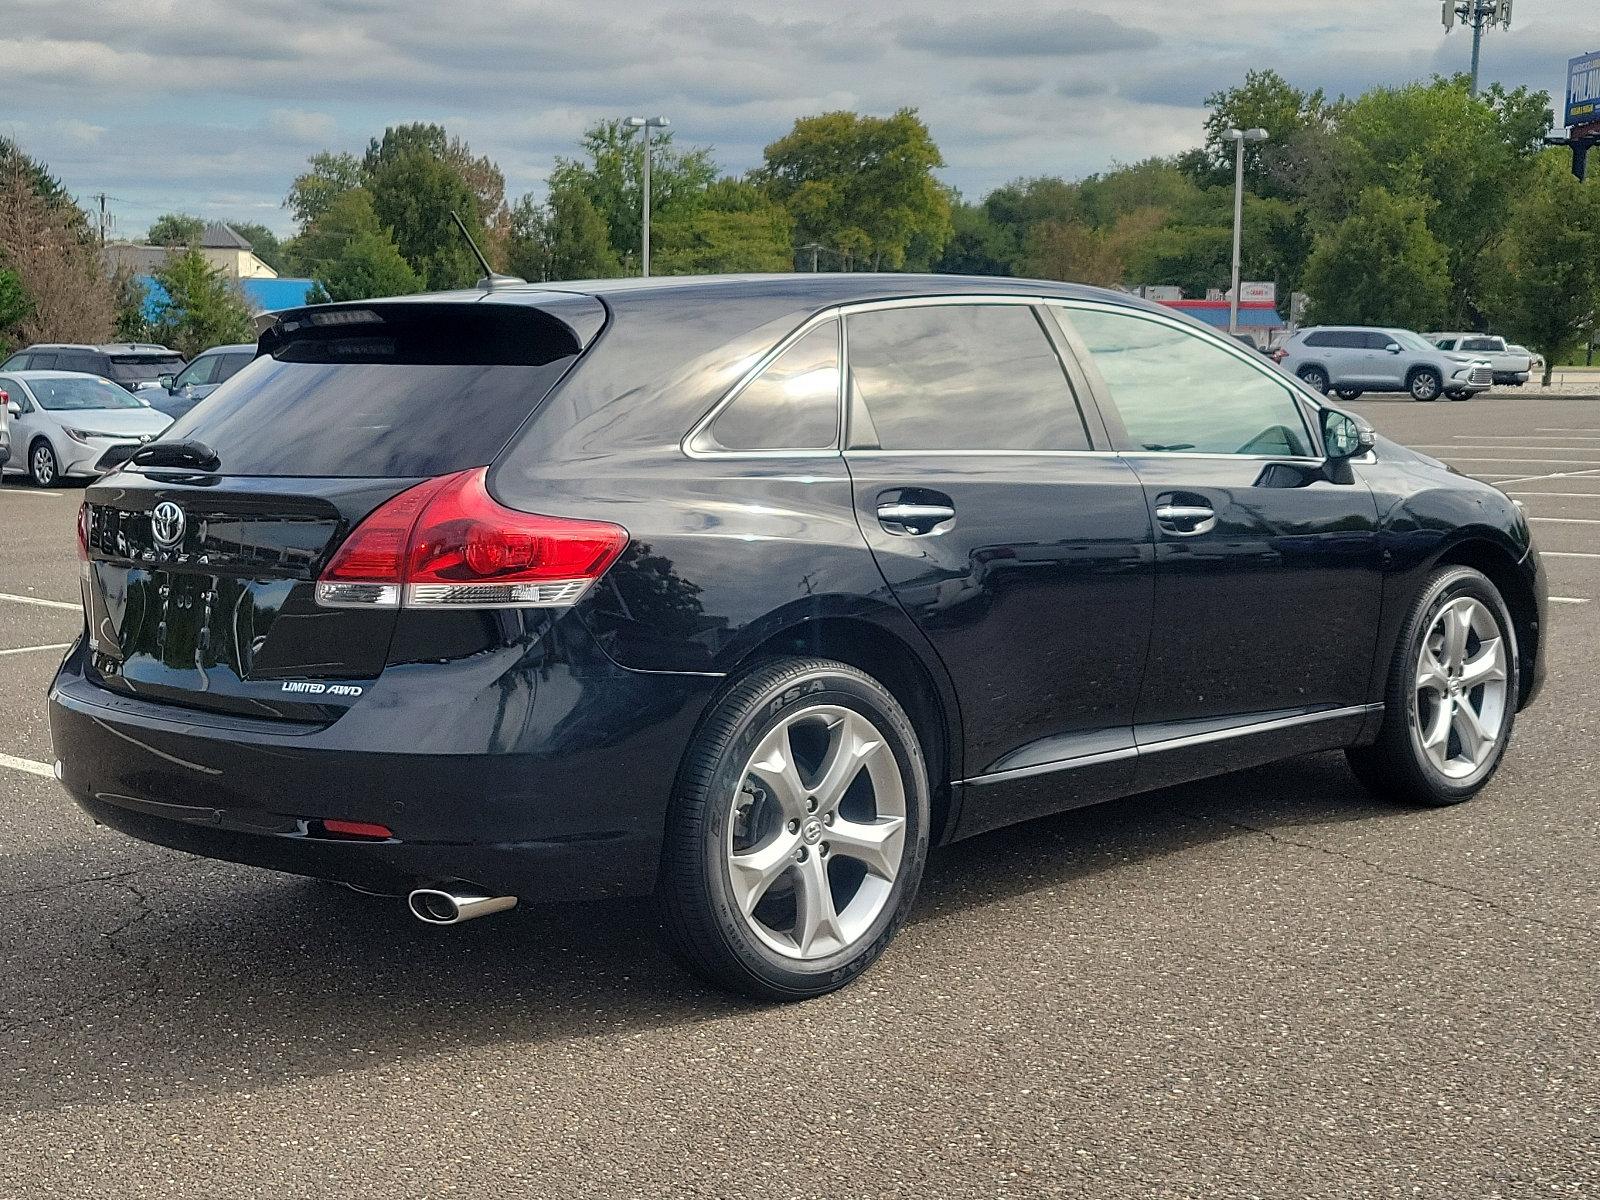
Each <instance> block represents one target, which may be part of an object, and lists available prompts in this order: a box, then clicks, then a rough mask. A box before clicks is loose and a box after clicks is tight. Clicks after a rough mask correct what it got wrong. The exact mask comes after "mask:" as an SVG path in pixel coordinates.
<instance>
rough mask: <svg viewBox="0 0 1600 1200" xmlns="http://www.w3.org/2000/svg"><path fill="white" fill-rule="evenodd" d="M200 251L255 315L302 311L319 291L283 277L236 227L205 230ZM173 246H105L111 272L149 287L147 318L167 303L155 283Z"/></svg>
mask: <svg viewBox="0 0 1600 1200" xmlns="http://www.w3.org/2000/svg"><path fill="white" fill-rule="evenodd" d="M196 248H197V249H198V250H199V251H200V253H201V254H202V255H204V256H205V260H206V262H208V263H210V264H211V266H213V267H215V268H216V269H217V270H220V271H222V272H223V273H224V274H226V275H227V276H228V278H229V279H231V280H232V281H233V282H234V283H235V284H237V285H238V287H239V291H240V292H241V293H242V294H243V295H244V299H245V303H247V304H248V305H249V306H250V308H251V310H252V311H253V312H258V313H260V312H272V311H274V310H275V309H280V308H298V307H299V306H300V305H302V304H304V303H305V302H306V295H307V294H308V293H309V292H310V291H311V289H312V287H314V286H315V282H316V281H315V280H311V279H295V278H290V277H288V276H280V275H279V274H278V273H277V272H276V271H274V270H273V269H272V268H271V267H269V266H268V265H267V264H266V263H264V262H262V261H261V259H259V258H257V257H256V254H255V251H254V250H253V248H252V247H251V245H250V243H249V241H248V240H246V239H245V238H244V237H243V236H242V235H241V234H240V233H239V231H238V230H236V229H234V228H233V226H231V225H224V224H222V223H220V222H217V221H213V222H212V223H211V224H209V225H207V226H206V227H205V230H204V231H203V232H202V233H201V235H200V240H199V242H197V243H196ZM174 249H175V247H173V246H148V245H138V244H135V243H133V242H113V243H112V244H111V245H109V246H107V247H105V249H104V251H103V253H104V255H105V262H106V268H107V269H108V270H109V271H111V272H113V273H115V272H117V271H129V272H131V273H132V274H133V276H134V277H135V278H136V279H138V281H139V282H140V283H142V284H143V285H144V311H145V316H147V317H149V318H151V319H152V320H153V319H154V318H155V316H156V312H157V306H158V305H159V303H160V302H161V301H162V300H164V299H166V291H165V290H164V289H163V288H162V287H161V285H160V284H159V283H157V282H156V281H155V279H154V278H152V274H153V272H155V271H156V270H157V269H158V268H159V267H160V266H161V264H162V263H164V262H166V261H167V255H169V254H171V253H172V251H173V250H174Z"/></svg>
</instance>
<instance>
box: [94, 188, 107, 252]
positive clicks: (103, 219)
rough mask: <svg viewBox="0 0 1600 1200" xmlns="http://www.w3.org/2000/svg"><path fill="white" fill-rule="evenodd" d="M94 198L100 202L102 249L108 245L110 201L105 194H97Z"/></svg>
mask: <svg viewBox="0 0 1600 1200" xmlns="http://www.w3.org/2000/svg"><path fill="white" fill-rule="evenodd" d="M94 198H95V199H96V200H98V201H100V225H99V228H100V248H101V249H102V250H103V249H105V245H106V201H107V200H109V199H110V197H109V196H107V195H106V194H105V193H104V192H96V193H95V195H94Z"/></svg>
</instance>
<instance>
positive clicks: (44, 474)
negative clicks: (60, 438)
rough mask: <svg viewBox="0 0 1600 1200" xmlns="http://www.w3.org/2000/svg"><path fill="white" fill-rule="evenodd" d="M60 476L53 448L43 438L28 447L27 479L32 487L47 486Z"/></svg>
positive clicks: (56, 480)
mask: <svg viewBox="0 0 1600 1200" xmlns="http://www.w3.org/2000/svg"><path fill="white" fill-rule="evenodd" d="M60 478H61V468H60V465H59V464H58V463H57V462H56V452H55V448H54V447H52V446H51V445H50V443H49V442H47V441H45V440H44V439H43V438H39V439H37V440H36V441H35V442H34V443H33V445H32V446H30V447H28V479H29V481H30V482H31V483H32V484H33V486H34V487H41V488H47V487H49V486H51V485H52V484H54V483H56V482H58V481H59V480H60Z"/></svg>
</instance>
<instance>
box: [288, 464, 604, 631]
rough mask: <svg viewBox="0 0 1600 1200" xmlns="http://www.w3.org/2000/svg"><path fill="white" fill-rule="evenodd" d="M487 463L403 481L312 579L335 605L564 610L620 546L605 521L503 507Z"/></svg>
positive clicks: (322, 600)
mask: <svg viewBox="0 0 1600 1200" xmlns="http://www.w3.org/2000/svg"><path fill="white" fill-rule="evenodd" d="M486 474H487V468H484V467H480V468H477V469H476V470H472V471H461V472H459V473H458V474H455V475H442V476H440V477H439V478H437V479H430V480H428V481H427V482H425V483H419V484H417V486H416V487H413V488H408V489H407V490H405V491H403V492H401V493H400V494H399V495H398V496H396V497H394V498H393V499H392V500H389V501H387V502H386V503H384V504H381V505H379V506H378V508H376V509H374V510H373V512H372V513H371V514H370V515H368V517H367V518H366V520H364V521H362V522H361V524H359V525H357V526H356V527H355V529H354V531H353V532H352V533H351V534H350V536H349V537H348V538H346V539H345V542H344V545H342V546H340V547H339V549H338V551H337V552H336V553H335V554H334V556H333V558H332V560H331V561H330V562H329V563H328V566H327V568H326V569H325V570H324V571H323V572H322V575H321V577H320V578H319V579H318V580H317V602H318V603H319V604H326V605H333V606H336V607H359V608H366V607H374V606H376V607H380V608H394V607H397V606H401V605H403V606H404V607H406V608H564V607H566V606H567V605H570V604H575V603H577V601H578V600H579V598H580V597H582V595H583V594H584V592H586V591H588V590H589V587H590V585H591V584H593V583H594V581H595V580H597V579H599V578H600V576H602V575H604V574H605V572H606V569H607V568H608V567H610V566H611V564H612V563H614V562H615V561H616V560H617V556H618V555H620V554H621V553H622V551H623V550H624V549H625V548H626V547H627V545H628V531H627V530H625V529H623V528H622V527H621V526H620V525H613V524H611V523H610V522H608V521H579V520H572V519H569V518H566V517H545V516H539V515H536V514H534V513H524V512H518V511H516V510H515V509H510V508H506V507H505V506H504V505H502V504H499V503H498V502H496V501H495V499H494V498H493V497H492V496H490V495H489V492H488V489H487V488H486V487H485V486H484V477H485V475H486Z"/></svg>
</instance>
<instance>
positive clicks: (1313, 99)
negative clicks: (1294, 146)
mask: <svg viewBox="0 0 1600 1200" xmlns="http://www.w3.org/2000/svg"><path fill="white" fill-rule="evenodd" d="M1206 107H1207V108H1208V109H1209V110H1210V111H1209V112H1208V113H1207V114H1206V123H1205V130H1206V140H1205V146H1204V148H1203V149H1202V150H1201V152H1200V153H1199V155H1198V156H1196V157H1195V158H1194V159H1192V160H1191V161H1190V162H1189V167H1190V170H1191V172H1192V173H1193V174H1194V175H1195V177H1196V179H1197V180H1198V181H1199V182H1200V183H1202V184H1205V185H1208V186H1217V185H1220V184H1227V185H1230V186H1231V185H1232V183H1233V173H1234V155H1235V149H1236V148H1235V145H1234V143H1233V142H1231V141H1225V140H1224V139H1223V134H1224V133H1226V132H1227V131H1228V130H1230V129H1265V130H1266V131H1267V134H1268V135H1269V136H1268V140H1267V141H1266V142H1264V143H1248V142H1247V143H1246V144H1245V148H1244V160H1245V171H1246V173H1247V174H1249V175H1250V177H1251V178H1252V179H1255V180H1257V181H1258V187H1259V188H1264V189H1265V190H1266V191H1267V192H1269V193H1270V192H1271V191H1272V186H1271V182H1270V176H1269V175H1267V174H1266V173H1265V172H1264V170H1263V167H1264V165H1265V164H1267V163H1270V162H1271V161H1272V156H1273V154H1274V153H1275V151H1276V149H1277V148H1279V147H1282V146H1285V145H1287V144H1290V143H1292V142H1294V141H1296V140H1297V139H1298V138H1299V137H1300V136H1301V135H1303V134H1305V133H1306V132H1307V131H1310V130H1316V129H1319V128H1321V127H1322V126H1323V124H1324V122H1325V121H1326V120H1327V118H1328V115H1329V109H1328V105H1327V102H1326V98H1325V97H1324V96H1323V94H1322V90H1321V89H1320V88H1319V89H1317V90H1316V91H1314V92H1305V91H1301V90H1300V89H1299V88H1297V87H1294V86H1292V85H1291V84H1290V83H1289V81H1288V80H1286V79H1285V78H1284V77H1283V76H1282V75H1279V74H1278V73H1277V72H1276V71H1273V70H1264V71H1247V72H1245V77H1244V82H1243V83H1242V84H1240V85H1239V86H1238V87H1234V88H1227V89H1224V90H1222V91H1217V92H1213V93H1211V95H1209V96H1207V97H1206Z"/></svg>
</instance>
